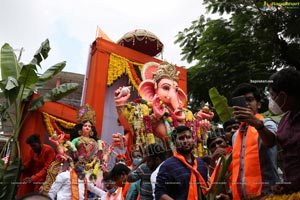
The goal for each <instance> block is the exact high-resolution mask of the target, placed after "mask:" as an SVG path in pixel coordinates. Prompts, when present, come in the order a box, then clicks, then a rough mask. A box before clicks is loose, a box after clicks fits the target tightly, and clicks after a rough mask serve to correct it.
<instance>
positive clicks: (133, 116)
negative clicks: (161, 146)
mask: <svg viewBox="0 0 300 200" xmlns="http://www.w3.org/2000/svg"><path fill="white" fill-rule="evenodd" d="M161 104H162V105H161V106H165V104H164V103H162V102H161ZM152 107H153V103H152V102H147V101H145V100H143V99H137V100H135V101H134V102H130V103H128V104H126V105H124V107H123V108H124V109H123V115H124V117H125V119H126V120H127V121H128V123H129V124H130V125H131V130H132V133H134V134H135V136H136V138H137V139H136V145H140V144H145V143H146V144H152V143H155V137H154V132H153V126H152V125H153V122H154V121H157V120H163V123H164V124H165V127H166V130H167V134H168V137H169V143H170V145H171V146H174V145H173V144H172V140H171V133H172V131H173V130H174V127H176V126H178V125H179V124H180V123H179V122H178V121H177V118H176V116H175V114H174V112H173V111H172V110H171V109H170V108H169V107H166V108H167V109H166V112H165V113H164V115H163V117H162V119H156V118H155V117H154V115H153V109H152ZM183 112H184V113H185V116H186V118H185V122H184V124H185V125H186V126H188V127H189V128H191V129H192V130H193V129H194V127H193V126H194V123H193V120H194V116H193V113H192V112H191V111H189V110H188V109H183ZM174 149H175V148H174Z"/></svg>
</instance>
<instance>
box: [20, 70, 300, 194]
mask: <svg viewBox="0 0 300 200" xmlns="http://www.w3.org/2000/svg"><path fill="white" fill-rule="evenodd" d="M267 88H268V92H265V93H264V92H260V91H259V90H258V88H257V87H256V86H255V85H253V84H250V83H242V84H239V85H238V86H237V87H236V88H235V90H234V91H232V98H233V97H240V96H242V97H243V98H244V99H245V103H246V105H245V106H236V105H234V106H233V115H232V116H233V117H232V118H231V119H228V120H227V121H225V122H224V123H222V128H220V129H215V130H211V131H209V133H208V138H207V139H206V145H207V148H208V151H209V153H208V154H207V155H205V156H203V157H197V156H195V154H194V151H195V144H196V143H195V140H194V137H193V134H194V133H193V130H191V128H190V127H188V126H185V125H181V124H178V125H177V126H175V127H174V129H173V130H172V131H171V133H170V135H169V140H168V141H170V142H171V143H172V144H173V145H174V147H175V148H174V149H173V152H172V155H170V153H169V150H170V149H166V148H167V147H168V145H164V144H163V143H153V144H149V145H146V146H144V147H141V146H138V147H139V148H135V149H133V150H132V151H131V154H130V161H129V162H128V160H127V159H128V157H126V156H125V155H123V154H118V155H115V160H113V161H112V160H111V159H109V158H110V157H111V154H113V153H115V151H114V148H116V147H113V146H110V147H105V148H104V146H103V143H104V142H103V141H101V140H99V138H97V131H96V129H95V126H94V125H95V116H94V115H93V113H92V111H91V110H89V109H90V108H86V107H85V108H84V109H85V113H88V112H86V111H90V112H89V115H88V116H84V115H81V116H79V123H78V125H76V127H75V133H76V134H73V135H72V136H71V140H70V141H69V142H68V143H66V144H67V146H68V148H67V149H63V148H62V146H61V143H60V142H57V143H56V145H57V149H56V152H55V149H53V148H52V147H51V146H49V145H47V144H43V143H42V141H41V140H40V135H39V134H33V135H31V136H30V137H28V139H27V141H26V142H27V144H28V145H29V146H30V147H31V152H30V158H29V159H27V160H26V162H24V163H23V166H22V175H21V178H20V182H24V183H25V184H22V185H20V187H19V191H18V195H19V199H25V198H26V199H29V198H30V197H29V196H30V194H32V196H34V195H35V196H39V194H40V193H43V194H40V198H41V199H52V200H54V199H57V200H73V199H80V200H85V199H101V200H105V199H108V200H112V199H117V200H123V199H128V200H137V199H141V200H148V199H151V200H152V199H157V200H171V199H179V200H181V199H188V200H196V199H197V200H198V199H206V198H207V197H208V194H209V193H210V192H212V191H213V189H212V188H213V186H214V185H215V184H220V183H214V181H215V180H217V179H216V177H215V176H218V175H219V170H220V169H221V168H220V166H221V167H222V163H221V164H220V158H224V157H226V158H228V157H230V158H231V159H232V160H231V163H230V164H229V165H228V168H227V169H226V170H227V174H228V177H227V178H226V179H224V181H225V182H226V183H225V184H224V187H223V186H222V189H221V190H219V191H218V193H217V194H215V197H214V198H215V199H225V200H228V199H233V200H244V199H245V200H246V199H261V198H263V197H267V196H270V195H271V194H291V193H297V192H300V173H298V172H299V170H300V159H299V156H298V152H300V145H298V144H299V143H300V72H299V71H297V70H295V69H293V68H287V69H282V70H280V71H278V72H276V73H274V74H273V75H272V76H271V77H270V80H269V83H268V87H267ZM264 94H268V100H269V110H270V112H271V113H272V114H273V115H280V114H282V118H281V120H280V122H279V123H277V122H275V121H274V120H273V119H271V118H268V117H264V116H263V115H262V114H260V113H259V110H260V108H261V106H262V102H261V100H262V99H263V95H264ZM79 113H80V112H79ZM279 148H280V149H281V150H282V152H283V155H282V160H281V162H282V165H280V166H282V167H281V169H280V168H279V167H278V166H279V165H278V158H277V156H278V149H279ZM104 149H107V151H104ZM58 150H59V151H58ZM58 154H59V155H60V156H59V157H57V155H58ZM58 158H59V159H60V162H61V163H64V167H63V168H61V169H62V170H61V171H60V172H59V173H57V174H56V177H55V180H53V183H52V184H51V187H50V188H49V190H48V191H47V192H45V191H43V192H41V190H40V186H41V184H43V182H44V181H45V180H46V176H47V170H48V168H49V166H50V165H51V163H52V162H54V161H55V160H57V159H58ZM62 158H65V159H62ZM108 162H112V163H113V165H114V166H113V167H112V169H110V170H106V168H105V167H103V166H106V165H107V163H108ZM223 167H225V166H223ZM279 170H282V171H283V176H280V175H279V173H278V171H279ZM37 199H38V198H37Z"/></svg>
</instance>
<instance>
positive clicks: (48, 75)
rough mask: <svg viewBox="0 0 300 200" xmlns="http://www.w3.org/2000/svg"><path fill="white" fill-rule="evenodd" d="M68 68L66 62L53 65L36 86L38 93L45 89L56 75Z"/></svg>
mask: <svg viewBox="0 0 300 200" xmlns="http://www.w3.org/2000/svg"><path fill="white" fill-rule="evenodd" d="M65 66H66V62H65V61H64V62H60V63H57V64H56V65H53V66H52V67H50V68H49V69H47V70H46V71H45V72H44V73H43V74H42V75H41V76H40V77H39V80H38V81H37V83H36V84H35V85H34V89H35V90H36V91H38V90H39V89H40V88H42V87H44V85H45V84H46V82H47V81H48V80H50V79H52V78H53V77H54V76H55V75H56V74H58V73H59V72H61V71H62V70H63V69H64V68H65Z"/></svg>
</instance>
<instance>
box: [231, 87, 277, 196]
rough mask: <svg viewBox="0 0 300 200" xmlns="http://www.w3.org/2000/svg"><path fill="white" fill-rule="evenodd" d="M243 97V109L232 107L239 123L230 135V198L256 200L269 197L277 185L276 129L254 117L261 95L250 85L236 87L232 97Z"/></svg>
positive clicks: (258, 115) (271, 122) (271, 124)
mask: <svg viewBox="0 0 300 200" xmlns="http://www.w3.org/2000/svg"><path fill="white" fill-rule="evenodd" d="M232 96H233V97H237V96H243V97H244V99H245V102H246V104H245V106H244V107H241V106H233V109H234V112H233V114H234V116H235V118H236V119H237V120H238V121H239V122H241V124H240V127H239V129H238V131H237V132H236V133H235V134H234V135H233V138H232V141H233V142H232V144H233V150H232V165H233V171H232V195H233V199H235V200H236V199H237V200H238V199H243V200H244V199H257V198H259V197H262V196H265V195H268V194H270V193H271V186H272V185H274V184H275V183H276V182H277V181H279V176H278V173H277V165H276V161H277V148H276V145H275V138H276V132H277V125H276V123H275V122H274V121H272V120H271V119H268V118H263V116H262V115H260V114H258V109H260V107H261V103H260V100H261V95H260V93H259V90H258V88H257V87H255V86H254V85H251V84H249V83H243V84H240V85H239V86H238V87H237V88H236V89H235V90H234V91H233V94H232Z"/></svg>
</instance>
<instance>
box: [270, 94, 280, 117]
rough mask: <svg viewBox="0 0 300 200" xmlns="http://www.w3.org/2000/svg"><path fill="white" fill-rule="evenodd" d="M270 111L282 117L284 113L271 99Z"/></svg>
mask: <svg viewBox="0 0 300 200" xmlns="http://www.w3.org/2000/svg"><path fill="white" fill-rule="evenodd" d="M269 110H270V111H271V112H272V113H273V114H274V115H280V114H282V113H283V111H282V109H281V107H280V106H279V105H278V104H277V103H276V102H275V101H274V100H273V99H272V98H269Z"/></svg>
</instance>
